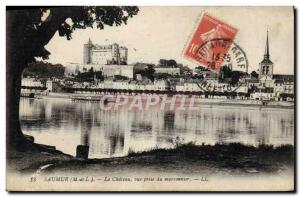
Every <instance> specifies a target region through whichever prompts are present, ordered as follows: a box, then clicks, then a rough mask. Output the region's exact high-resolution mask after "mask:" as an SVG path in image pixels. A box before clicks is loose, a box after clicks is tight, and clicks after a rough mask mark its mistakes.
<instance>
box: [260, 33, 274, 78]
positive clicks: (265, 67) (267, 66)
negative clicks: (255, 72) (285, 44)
mask: <svg viewBox="0 0 300 197" xmlns="http://www.w3.org/2000/svg"><path fill="white" fill-rule="evenodd" d="M267 76H268V77H270V78H271V79H272V78H273V62H272V61H271V60H270V52H269V35H268V31H267V41H266V48H265V54H264V59H263V60H262V61H261V62H260V64H259V78H262V77H267Z"/></svg>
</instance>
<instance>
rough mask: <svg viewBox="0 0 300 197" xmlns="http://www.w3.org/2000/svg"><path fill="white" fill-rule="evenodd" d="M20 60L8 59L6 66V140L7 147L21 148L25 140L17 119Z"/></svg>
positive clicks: (20, 71)
mask: <svg viewBox="0 0 300 197" xmlns="http://www.w3.org/2000/svg"><path fill="white" fill-rule="evenodd" d="M18 63H20V61H10V62H9V61H8V62H7V67H6V96H7V97H6V141H7V148H14V149H15V148H16V149H19V150H20V149H22V144H24V142H25V138H24V135H23V133H22V131H21V126H20V121H19V103H20V92H21V75H22V70H21V69H20V67H21V66H18V65H17V64H18Z"/></svg>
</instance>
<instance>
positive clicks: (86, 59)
mask: <svg viewBox="0 0 300 197" xmlns="http://www.w3.org/2000/svg"><path fill="white" fill-rule="evenodd" d="M92 48H93V43H92V41H91V39H90V38H89V41H88V42H87V43H86V44H84V45H83V64H90V63H91V50H92Z"/></svg>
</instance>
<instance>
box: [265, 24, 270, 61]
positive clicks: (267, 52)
mask: <svg viewBox="0 0 300 197" xmlns="http://www.w3.org/2000/svg"><path fill="white" fill-rule="evenodd" d="M264 58H265V59H269V58H270V53H269V31H268V30H267V41H266V49H265V55H264Z"/></svg>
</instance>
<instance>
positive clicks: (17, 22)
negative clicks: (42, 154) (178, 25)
mask: <svg viewBox="0 0 300 197" xmlns="http://www.w3.org/2000/svg"><path fill="white" fill-rule="evenodd" d="M6 9H7V12H6V38H7V40H6V42H7V46H6V60H7V64H6V71H7V75H6V77H7V78H6V80H7V92H6V93H7V99H6V101H7V103H6V105H7V106H9V107H10V109H9V110H8V111H7V120H8V121H7V143H8V146H12V147H18V146H19V147H21V148H23V147H24V146H23V145H21V144H22V142H24V135H23V134H22V132H21V127H20V122H19V97H20V91H21V75H22V72H23V70H24V68H26V67H27V66H28V64H29V63H31V62H35V61H36V58H42V59H47V58H48V57H49V54H50V52H49V51H48V50H47V49H46V48H45V46H46V45H47V44H48V43H49V41H50V40H51V38H52V37H53V36H54V35H55V33H57V32H58V34H59V36H62V37H66V38H67V39H68V40H70V39H72V33H73V32H74V31H75V30H76V29H85V28H98V29H103V28H105V26H106V25H108V26H119V25H121V24H127V21H128V19H129V18H131V17H133V16H134V15H136V14H137V13H138V11H139V9H138V7H136V6H74V7H31V8H25V7H24V8H22V9H20V8H15V7H7V8H6Z"/></svg>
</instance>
